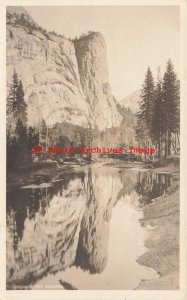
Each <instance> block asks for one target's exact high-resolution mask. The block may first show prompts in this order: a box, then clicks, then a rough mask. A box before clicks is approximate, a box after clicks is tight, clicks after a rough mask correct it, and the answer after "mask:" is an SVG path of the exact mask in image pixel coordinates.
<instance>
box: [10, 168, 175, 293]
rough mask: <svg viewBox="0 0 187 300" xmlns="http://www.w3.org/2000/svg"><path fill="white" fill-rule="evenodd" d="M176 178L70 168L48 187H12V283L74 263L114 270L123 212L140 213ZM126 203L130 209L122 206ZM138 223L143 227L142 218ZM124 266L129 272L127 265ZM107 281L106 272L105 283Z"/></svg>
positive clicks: (94, 269)
mask: <svg viewBox="0 0 187 300" xmlns="http://www.w3.org/2000/svg"><path fill="white" fill-rule="evenodd" d="M170 184H171V178H170V177H169V176H167V175H164V174H154V173H145V172H135V171H130V170H126V171H120V172H119V171H118V170H116V169H109V168H87V169H84V171H83V172H77V173H73V174H69V175H68V174H66V175H64V176H62V178H61V181H58V182H55V183H54V184H53V186H50V187H47V188H37V189H20V188H14V189H12V190H9V191H8V192H7V287H8V288H9V289H11V288H16V285H22V286H24V285H28V284H33V283H34V282H37V281H38V280H39V279H40V278H42V277H43V276H44V275H47V274H49V273H52V274H55V273H56V272H57V271H60V270H66V269H67V268H70V267H73V266H74V268H77V269H79V270H80V269H81V270H84V271H86V272H88V273H90V274H104V270H108V271H107V273H109V274H107V276H110V275H111V274H110V273H111V272H112V268H114V265H112V264H111V263H108V262H107V260H109V262H110V261H111V257H112V254H111V251H109V253H110V254H109V253H108V249H116V245H115V247H114V246H111V238H110V239H109V237H110V236H111V232H113V230H114V224H118V225H116V226H119V221H118V216H119V215H120V214H121V213H122V214H124V213H126V212H127V211H128V210H129V209H130V207H133V210H132V213H133V211H134V213H136V208H137V206H140V204H141V205H142V204H147V203H149V202H150V201H152V199H153V198H155V197H157V196H159V195H160V194H162V193H164V192H165V191H166V190H167V188H168V186H169V185H170ZM122 203H124V204H125V205H126V206H125V211H124V207H123V209H122V208H120V207H121V206H120V205H121V204H122ZM115 207H116V208H115ZM114 208H115V213H114V216H115V217H113V221H112V222H111V217H112V211H113V210H114ZM127 218H128V216H127V217H126V219H127ZM137 220H138V216H137ZM116 222H117V223H116ZM120 222H121V227H122V226H126V225H127V226H129V224H126V220H123V218H122V219H121V220H120ZM129 222H130V221H129ZM132 222H133V221H132ZM110 225H111V226H112V228H110ZM136 226H137V228H138V227H140V225H139V224H138V222H137V224H136ZM119 230H121V233H122V232H123V230H122V229H119ZM109 233H110V234H109ZM118 234H119V235H120V232H118ZM124 234H125V233H124ZM126 242H127V243H128V240H127V241H126ZM120 243H121V244H120ZM118 244H119V245H117V246H118V247H119V248H120V247H121V248H122V249H123V247H125V246H124V244H123V242H120V241H118ZM114 251H116V252H117V251H118V250H117V249H116V250H114ZM114 251H113V252H114ZM124 251H125V249H124ZM114 255H115V253H114ZM119 259H121V262H122V261H124V256H123V255H122V254H121V256H120V257H119ZM108 265H111V268H110V271H109V269H107V266H108ZM122 265H123V264H122V263H121V266H122ZM119 268H120V272H122V273H123V272H124V274H125V272H126V270H125V267H124V266H123V268H122V267H119ZM141 268H142V269H143V267H141ZM77 269H76V270H77ZM72 275H73V274H72V273H71V277H72ZM99 276H101V275H99ZM104 281H105V277H103V286H105V282H104ZM113 285H114V286H113V287H112V288H114V289H115V288H117V287H116V286H117V284H116V285H115V284H113ZM84 288H85V287H84ZM118 288H119V287H118ZM127 288H128V286H127Z"/></svg>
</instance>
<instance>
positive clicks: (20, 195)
mask: <svg viewBox="0 0 187 300" xmlns="http://www.w3.org/2000/svg"><path fill="white" fill-rule="evenodd" d="M67 177H68V176H67ZM68 180H69V182H68ZM83 181H84V173H80V174H77V175H74V174H72V180H70V178H69V177H68V179H67V178H64V179H63V181H62V182H57V183H55V184H54V186H53V187H49V188H46V189H34V190H31V189H25V190H20V189H19V190H18V191H17V193H15V191H12V193H11V195H9V201H8V204H7V283H8V286H9V285H10V284H11V285H12V283H16V284H23V285H24V284H31V283H33V282H35V280H36V279H37V278H39V277H42V276H43V275H44V274H45V273H47V272H56V271H58V270H62V269H65V268H67V267H68V266H71V265H72V264H73V263H74V260H75V255H76V249H77V244H78V237H79V229H80V223H81V219H82V214H83V211H84V205H85V195H84V192H83ZM62 192H63V195H62ZM15 195H16V196H15ZM60 195H61V196H60ZM14 200H15V201H14ZM33 201H35V202H34V203H33ZM19 218H20V219H19ZM19 222H20V224H21V233H20V232H19V231H18V229H19V228H18V223H19ZM18 235H19V236H18Z"/></svg>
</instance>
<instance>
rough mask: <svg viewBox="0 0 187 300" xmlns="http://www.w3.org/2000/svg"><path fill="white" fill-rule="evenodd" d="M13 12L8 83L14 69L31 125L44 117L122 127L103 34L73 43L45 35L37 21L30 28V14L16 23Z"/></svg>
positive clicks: (9, 29) (9, 26)
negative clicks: (110, 77)
mask: <svg viewBox="0 0 187 300" xmlns="http://www.w3.org/2000/svg"><path fill="white" fill-rule="evenodd" d="M8 11H9V10H8ZM16 13H17V11H16ZM12 16H13V11H12V10H11V11H9V12H8V14H7V22H8V24H7V87H8V85H9V84H10V82H11V78H12V74H13V70H14V68H15V69H16V72H17V73H18V75H19V78H20V79H21V80H22V82H23V86H24V88H25V100H26V102H27V104H28V119H29V124H31V125H38V123H39V120H40V118H41V117H42V118H43V119H44V120H45V121H46V123H47V124H55V123H56V122H65V121H66V122H69V123H73V124H75V125H80V126H83V127H88V126H90V124H91V125H92V126H93V125H97V127H98V128H99V129H104V128H106V127H112V126H118V125H119V123H120V121H121V116H120V115H119V113H118V112H117V109H116V106H115V104H114V102H113V96H112V93H111V89H110V85H109V83H108V73H107V62H106V47H105V42H104V38H103V37H102V35H101V34H99V33H94V34H91V35H90V36H87V38H86V39H85V40H80V41H77V42H75V45H74V43H73V42H72V41H69V40H67V39H65V38H63V37H60V36H56V35H54V34H51V33H47V34H44V33H43V32H42V31H41V30H39V29H38V25H37V26H36V27H35V28H34V29H32V30H31V29H30V25H29V22H31V21H29V20H30V18H29V16H28V15H27V22H26V21H24V23H23V26H22V25H20V20H19V17H17V21H16V22H18V24H17V23H16V24H15V20H14V17H12ZM20 18H21V17H20ZM31 23H32V24H33V21H32V22H31ZM32 24H31V25H32ZM75 49H76V51H75ZM88 123H89V125H88Z"/></svg>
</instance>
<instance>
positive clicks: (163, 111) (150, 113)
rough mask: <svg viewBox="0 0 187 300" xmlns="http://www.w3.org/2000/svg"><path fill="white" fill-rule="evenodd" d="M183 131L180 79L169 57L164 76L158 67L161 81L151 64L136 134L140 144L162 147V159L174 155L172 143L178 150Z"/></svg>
mask: <svg viewBox="0 0 187 300" xmlns="http://www.w3.org/2000/svg"><path fill="white" fill-rule="evenodd" d="M179 131H180V82H179V80H178V79H177V75H176V73H175V71H174V67H173V64H172V61H171V60H170V59H169V60H168V62H167V66H166V71H165V73H164V75H163V78H161V74H160V68H158V74H157V80H156V82H154V78H153V74H152V72H151V69H150V67H148V69H147V72H146V75H145V80H144V83H143V85H142V89H141V97H140V101H139V111H138V113H137V124H136V137H137V140H138V143H139V144H140V145H142V143H143V144H144V146H148V145H149V144H152V145H155V146H157V148H158V156H159V160H161V159H162V158H163V157H164V158H167V157H168V156H169V155H170V154H171V149H172V145H173V148H174V149H175V152H177V139H178V140H179Z"/></svg>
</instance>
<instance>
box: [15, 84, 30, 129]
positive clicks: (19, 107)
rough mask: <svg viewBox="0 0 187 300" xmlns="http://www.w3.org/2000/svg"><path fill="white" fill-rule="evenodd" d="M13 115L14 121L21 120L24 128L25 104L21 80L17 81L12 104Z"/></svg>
mask: <svg viewBox="0 0 187 300" xmlns="http://www.w3.org/2000/svg"><path fill="white" fill-rule="evenodd" d="M13 114H14V118H15V120H17V121H18V120H21V122H22V124H23V125H24V126H27V104H26V103H25V100H24V91H23V85H22V82H21V80H20V81H19V84H18V87H17V92H16V97H15V100H14V102H13Z"/></svg>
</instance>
